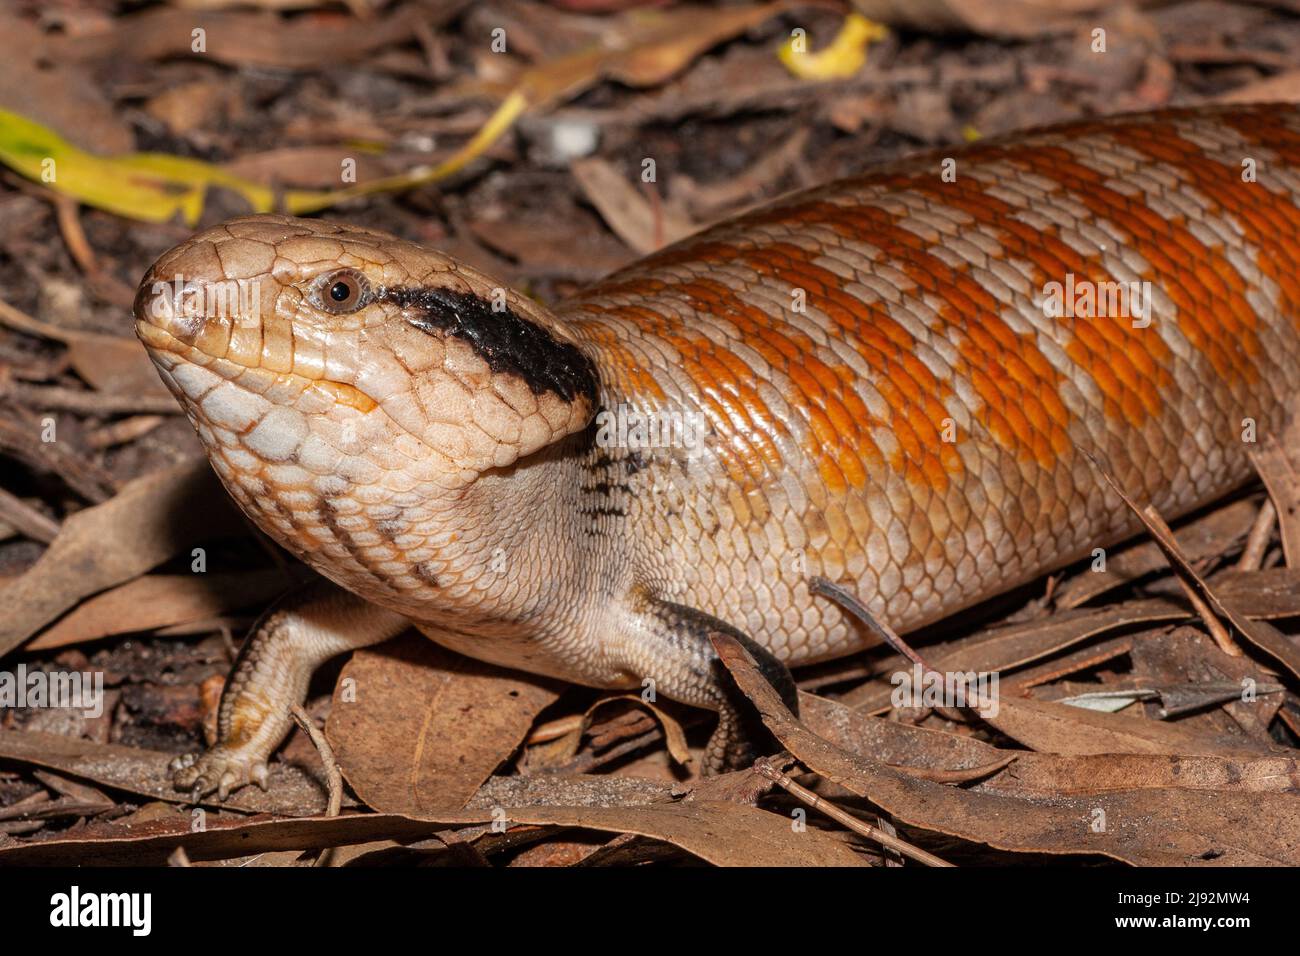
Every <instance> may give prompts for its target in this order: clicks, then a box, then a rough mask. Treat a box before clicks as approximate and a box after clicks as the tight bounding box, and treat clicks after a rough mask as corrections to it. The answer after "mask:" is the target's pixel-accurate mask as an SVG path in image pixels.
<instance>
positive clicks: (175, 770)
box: [168, 744, 267, 803]
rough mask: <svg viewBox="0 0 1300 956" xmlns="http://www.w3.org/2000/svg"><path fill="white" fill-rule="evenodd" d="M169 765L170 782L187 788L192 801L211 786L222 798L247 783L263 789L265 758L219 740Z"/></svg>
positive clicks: (208, 791)
mask: <svg viewBox="0 0 1300 956" xmlns="http://www.w3.org/2000/svg"><path fill="white" fill-rule="evenodd" d="M168 769H169V770H171V772H172V784H173V786H175V787H176V789H177V790H189V791H190V793H191V795H192V797H193V799H194V802H195V803H197V802H198V801H199V800H200V799H201V798H202V797H205V796H207V795H208V794H210V793H211V792H212V791H214V790H215V791H217V798H218V799H220V800H225V799H226V798H227V797H228V796H230V794H231V792H232V791H235V790H238V789H239V788H240V787H243V786H246V785H248V784H250V783H255V784H257V785H258V786H259V787H261V788H262V789H263V790H265V789H266V784H267V767H266V761H265V760H263V759H261V758H259V757H256V756H253V755H250V754H248V753H245V752H240V751H238V750H231V749H227V748H225V747H222V746H221V745H220V744H218V745H217V746H216V747H213V748H212V749H211V750H208V751H205V752H204V753H201V754H197V753H193V754H185V755H184V756H181V757H177V758H176V759H175V760H173V761H172V762H171V763H170V764H169V765H168Z"/></svg>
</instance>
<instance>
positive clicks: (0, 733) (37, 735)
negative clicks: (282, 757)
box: [0, 730, 325, 816]
mask: <svg viewBox="0 0 1300 956" xmlns="http://www.w3.org/2000/svg"><path fill="white" fill-rule="evenodd" d="M174 756H175V754H169V753H162V752H160V751H157V750H143V749H141V748H138V747H127V746H123V745H122V744H99V743H94V742H93V741H89V740H80V739H77V738H74V737H65V736H63V735H62V734H49V733H42V732H41V731H36V730H0V759H4V760H12V761H18V762H21V763H28V764H34V765H35V766H38V767H48V768H50V769H51V770H57V771H59V772H60V773H66V774H68V775H69V776H73V777H79V778H81V779H83V780H92V781H94V782H95V783H97V784H100V785H101V786H105V787H113V788H115V789H117V790H125V791H126V792H127V793H135V794H139V795H140V796H144V797H150V798H152V799H155V800H165V801H168V802H171V803H184V804H188V803H190V796H189V794H188V793H182V792H180V791H178V790H176V789H175V788H174V787H173V786H172V775H171V772H170V771H169V770H168V769H167V764H168V763H169V762H170V761H171V759H172V758H173V757H174ZM311 770H312V773H313V774H314V773H315V772H316V768H314V767H313V768H311ZM200 803H202V804H203V805H204V806H207V807H224V808H225V809H229V810H240V811H243V812H246V813H275V814H280V815H283V816H310V815H311V814H314V813H323V812H324V810H325V786H324V784H323V783H322V782H320V781H318V780H317V779H316V777H315V776H314V775H312V774H309V773H307V772H305V771H304V770H303V769H301V768H299V767H296V766H293V765H291V764H286V763H283V762H280V761H275V762H273V763H272V764H271V778H270V783H269V786H268V789H267V790H266V791H265V792H263V791H262V790H260V789H259V788H257V787H244V788H243V789H241V790H238V791H236V792H235V793H233V794H231V795H230V798H229V799H228V800H226V802H225V803H220V802H219V801H217V800H216V799H215V797H213V798H212V799H208V800H202V801H200Z"/></svg>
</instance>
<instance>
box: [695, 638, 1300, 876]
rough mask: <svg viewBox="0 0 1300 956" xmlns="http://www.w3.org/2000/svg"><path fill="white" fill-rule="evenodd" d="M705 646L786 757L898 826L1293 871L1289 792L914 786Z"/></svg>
mask: <svg viewBox="0 0 1300 956" xmlns="http://www.w3.org/2000/svg"><path fill="white" fill-rule="evenodd" d="M713 642H714V647H715V648H716V649H717V651H718V654H719V656H720V657H721V659H722V661H723V663H724V664H725V665H726V667H727V669H728V670H729V671H730V672H731V674H732V676H733V677H735V679H736V683H737V684H738V685H739V687H740V689H741V690H742V691H743V692H744V694H745V695H746V696H747V697H749V699H750V700H751V701H753V702H754V704H755V705H756V706H757V707H758V710H759V714H760V715H761V716H762V719H763V723H764V724H766V725H767V727H768V728H769V729H770V730H771V731H772V732H773V733H774V734H775V735H776V736H777V738H778V739H779V740H780V741H781V743H782V744H783V745H784V746H785V747H786V748H788V749H789V750H790V752H791V753H793V754H794V755H795V756H796V757H797V758H798V759H799V760H800V761H801V762H803V763H804V764H806V765H807V766H808V767H809V768H810V769H812V770H813V771H815V772H816V773H819V774H821V775H822V776H824V777H826V778H827V779H829V780H831V781H833V782H835V783H837V784H839V785H840V786H842V787H844V788H845V789H847V790H849V791H851V792H853V793H856V794H858V795H860V796H862V797H865V798H867V799H869V800H870V801H871V802H872V803H874V804H876V805H877V806H879V807H881V808H882V809H884V810H885V811H886V812H888V813H890V814H892V815H893V817H894V818H895V820H897V821H900V822H903V823H907V824H910V825H912V826H914V827H919V828H921V829H925V830H932V831H934V832H937V833H945V834H948V835H950V836H955V837H959V838H961V839H964V840H970V841H973V842H977V843H984V844H987V845H989V846H992V847H995V848H998V849H1003V850H1008V851H1013V852H1034V853H1054V854H1081V853H1092V854H1099V855H1104V856H1109V857H1111V858H1113V859H1117V860H1122V861H1125V862H1128V863H1132V864H1135V865H1143V864H1151V865H1187V864H1196V863H1203V862H1214V863H1217V864H1220V865H1256V866H1258V865H1269V864H1274V865H1276V864H1289V865H1296V864H1297V863H1300V812H1297V811H1300V797H1297V796H1296V795H1295V794H1294V793H1236V792H1222V791H1203V790H1183V789H1160V790H1130V791H1121V792H1115V793H1107V794H1090V795H1088V796H1086V797H1057V798H1053V799H1051V800H1050V801H1044V800H1027V799H1019V798H1015V797H1009V796H1005V795H1001V794H994V793H985V792H982V791H979V790H976V789H969V790H967V789H961V788H957V787H950V786H946V785H944V784H939V783H934V782H932V781H929V780H920V779H916V778H913V777H909V776H908V775H907V774H906V773H904V772H902V771H898V770H894V769H891V768H889V767H886V766H885V765H884V764H881V763H879V762H878V761H875V760H872V759H870V758H868V757H863V756H859V755H855V754H851V753H849V752H847V751H845V750H842V749H841V748H839V747H836V746H834V745H833V744H831V743H829V742H827V741H826V740H823V739H822V738H821V737H818V736H817V735H816V734H814V733H813V732H812V731H810V730H809V729H808V728H807V727H806V726H805V725H804V724H802V723H801V722H800V721H799V720H798V719H796V718H795V717H794V716H793V715H792V714H791V713H790V712H789V710H787V709H786V707H785V705H784V704H783V703H782V702H781V700H780V698H779V697H778V696H777V694H776V692H775V691H774V690H773V689H772V687H771V685H769V684H768V683H767V682H766V681H765V680H764V679H763V678H762V676H761V675H760V674H759V672H758V668H757V666H756V665H755V664H754V662H753V661H752V659H750V658H749V655H748V654H747V653H746V652H745V650H744V648H742V647H741V646H740V644H739V643H738V642H736V641H735V640H734V639H732V638H729V637H727V636H726V635H723V634H714V635H713ZM1015 766H1016V764H1014V763H1013V764H1011V766H1010V767H1009V768H1007V769H1006V770H1003V771H1002V773H1008V772H1010V771H1012V770H1013V769H1014V768H1015Z"/></svg>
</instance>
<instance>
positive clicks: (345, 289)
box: [316, 269, 370, 315]
mask: <svg viewBox="0 0 1300 956" xmlns="http://www.w3.org/2000/svg"><path fill="white" fill-rule="evenodd" d="M316 299H317V302H318V304H319V305H320V307H321V308H323V309H324V310H325V311H326V312H333V313H334V314H335V315H342V314H344V313H345V312H355V311H357V309H360V308H361V307H362V306H364V305H365V304H366V303H368V302H369V301H370V282H369V280H367V279H366V277H365V276H363V275H362V274H361V273H360V272H357V271H356V270H355V269H340V270H339V271H338V272H331V273H329V274H328V275H324V276H321V277H320V279H319V280H318V281H317V284H316Z"/></svg>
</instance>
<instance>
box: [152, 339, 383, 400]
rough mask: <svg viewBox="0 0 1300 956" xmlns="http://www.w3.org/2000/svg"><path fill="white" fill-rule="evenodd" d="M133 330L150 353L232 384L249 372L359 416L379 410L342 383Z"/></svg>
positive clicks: (359, 391)
mask: <svg viewBox="0 0 1300 956" xmlns="http://www.w3.org/2000/svg"><path fill="white" fill-rule="evenodd" d="M135 331H136V335H137V336H138V337H139V338H140V341H141V342H143V343H144V345H145V347H146V348H147V349H148V350H149V352H150V353H151V354H157V353H166V354H169V355H174V356H176V357H177V358H179V359H180V360H182V361H184V362H190V363H192V364H194V365H199V366H202V367H204V368H206V369H208V370H209V371H210V372H213V373H214V374H216V375H219V376H221V377H222V378H224V379H226V380H227V381H231V382H234V381H235V380H236V378H237V377H238V376H240V375H241V374H244V373H249V372H252V373H255V374H258V375H265V376H268V377H269V378H272V379H274V381H275V382H276V383H280V384H287V385H297V386H299V388H300V389H301V390H303V391H306V390H309V389H310V390H314V391H317V392H319V393H321V394H323V395H326V396H328V397H329V398H330V399H331V400H332V401H333V402H334V403H335V404H336V405H343V406H346V407H348V408H352V409H355V410H356V411H358V412H361V413H363V414H365V413H367V412H372V411H374V410H375V409H376V408H378V407H379V402H377V401H376V400H375V399H374V398H372V397H371V396H369V395H367V394H366V393H365V392H363V391H362V390H361V389H359V388H357V387H356V386H354V385H348V384H347V383H345V382H336V381H333V380H332V379H327V378H309V377H307V376H305V375H300V374H298V373H297V372H274V371H271V370H270V369H265V368H254V367H252V366H248V365H242V364H240V363H238V362H234V361H231V360H230V359H228V358H219V357H217V356H213V355H209V354H207V353H206V352H204V351H203V350H202V349H200V348H197V347H195V346H194V345H190V344H188V343H186V342H184V341H182V340H181V339H178V338H177V337H176V336H174V335H172V333H171V332H169V331H167V330H166V329H163V328H159V327H158V326H157V325H154V324H152V323H150V322H142V321H138V320H137V322H136V324H135Z"/></svg>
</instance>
